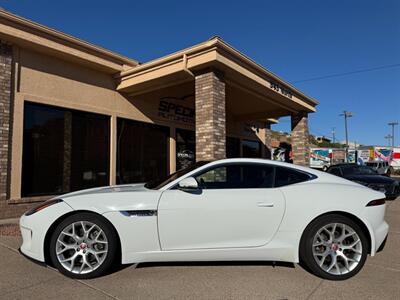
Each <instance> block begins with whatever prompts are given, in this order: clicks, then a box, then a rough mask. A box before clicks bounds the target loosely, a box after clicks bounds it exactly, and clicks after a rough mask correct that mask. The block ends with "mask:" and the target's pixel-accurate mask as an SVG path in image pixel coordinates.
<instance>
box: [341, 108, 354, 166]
mask: <svg viewBox="0 0 400 300" xmlns="http://www.w3.org/2000/svg"><path fill="white" fill-rule="evenodd" d="M340 116H343V117H344V130H345V134H346V162H348V159H347V156H348V152H349V135H348V130H347V119H348V118H351V117H352V116H353V113H352V112H349V111H345V110H344V111H343V113H342V114H340Z"/></svg>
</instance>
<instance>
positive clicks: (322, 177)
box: [20, 158, 389, 280]
mask: <svg viewBox="0 0 400 300" xmlns="http://www.w3.org/2000/svg"><path fill="white" fill-rule="evenodd" d="M384 197H385V195H384V194H383V193H381V192H377V191H374V190H371V189H369V188H366V187H363V186H361V185H359V184H356V183H353V182H351V181H348V180H345V179H342V178H339V177H337V176H332V175H330V174H327V173H324V172H320V171H316V170H312V169H310V168H305V167H300V166H295V165H292V164H287V163H283V162H274V161H269V160H262V159H250V158H248V159H244V158H237V159H224V160H219V161H213V162H199V163H196V164H194V165H193V166H191V167H189V168H187V169H184V170H180V171H178V172H176V173H174V174H171V175H169V176H167V177H165V178H162V179H160V180H156V181H153V182H149V183H147V184H131V185H122V186H111V187H101V188H95V189H90V190H85V191H80V192H74V193H70V194H66V195H61V196H58V197H56V198H54V199H52V200H49V201H46V202H44V203H43V204H40V205H39V206H37V207H36V208H34V209H31V210H30V211H28V212H27V213H25V214H24V215H23V216H22V217H21V220H20V228H21V232H22V238H23V244H22V246H21V252H22V253H23V254H25V255H27V256H29V257H31V258H33V259H36V260H38V261H41V262H46V263H49V264H52V265H54V266H55V267H56V268H57V269H58V270H59V271H60V272H61V273H63V274H65V275H67V276H70V277H73V278H79V279H85V278H92V277H96V276H99V275H102V274H104V273H105V272H107V270H108V269H109V268H110V267H111V266H112V265H113V264H116V263H123V264H129V263H141V262H151V261H234V260H269V261H288V262H294V263H298V262H300V261H301V262H302V263H304V265H305V266H306V267H307V269H309V270H311V271H312V272H314V273H315V274H316V275H318V276H320V277H322V278H326V279H331V280H342V279H347V278H350V277H352V276H354V275H355V274H356V273H358V272H359V271H360V270H361V268H362V267H363V265H364V263H365V260H366V258H367V255H368V254H370V255H371V256H374V255H375V254H376V253H377V252H378V251H379V250H381V249H382V247H383V245H384V241H385V239H386V236H387V233H388V228H389V227H388V224H387V223H386V222H385V220H384V214H385V199H384Z"/></svg>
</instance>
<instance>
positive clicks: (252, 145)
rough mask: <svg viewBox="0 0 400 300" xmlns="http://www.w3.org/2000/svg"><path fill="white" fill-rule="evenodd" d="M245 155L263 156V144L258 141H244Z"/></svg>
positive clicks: (249, 156)
mask: <svg viewBox="0 0 400 300" xmlns="http://www.w3.org/2000/svg"><path fill="white" fill-rule="evenodd" d="M242 149H243V157H246V158H260V157H261V144H260V142H257V141H249V140H243V141H242Z"/></svg>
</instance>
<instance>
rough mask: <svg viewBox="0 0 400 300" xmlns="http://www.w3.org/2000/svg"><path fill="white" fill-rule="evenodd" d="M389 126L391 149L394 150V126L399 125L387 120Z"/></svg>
mask: <svg viewBox="0 0 400 300" xmlns="http://www.w3.org/2000/svg"><path fill="white" fill-rule="evenodd" d="M388 125H389V126H392V151H393V150H394V126H396V125H399V122H389V123H388Z"/></svg>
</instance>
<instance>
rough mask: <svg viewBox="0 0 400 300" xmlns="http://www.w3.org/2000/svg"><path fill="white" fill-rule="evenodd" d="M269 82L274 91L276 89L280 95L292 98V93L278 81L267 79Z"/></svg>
mask: <svg viewBox="0 0 400 300" xmlns="http://www.w3.org/2000/svg"><path fill="white" fill-rule="evenodd" d="M269 84H270V86H269V87H270V88H271V89H273V90H274V91H277V92H278V93H281V94H282V95H284V96H286V97H288V98H290V99H291V98H292V96H293V94H292V92H291V91H290V90H288V89H286V88H284V87H283V86H282V85H280V84H279V83H277V82H276V81H272V80H271V81H269Z"/></svg>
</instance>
